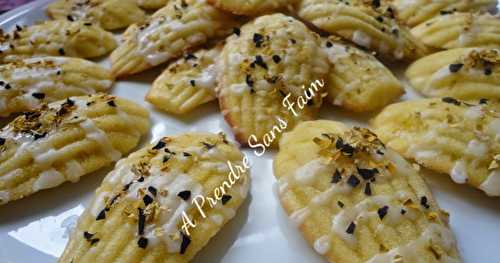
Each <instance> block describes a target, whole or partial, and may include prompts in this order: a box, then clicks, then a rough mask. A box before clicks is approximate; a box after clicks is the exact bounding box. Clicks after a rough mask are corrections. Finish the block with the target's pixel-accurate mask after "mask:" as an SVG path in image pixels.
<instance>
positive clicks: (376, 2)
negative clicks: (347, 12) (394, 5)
mask: <svg viewBox="0 0 500 263" xmlns="http://www.w3.org/2000/svg"><path fill="white" fill-rule="evenodd" d="M372 6H373V7H375V8H379V7H380V0H373V1H372Z"/></svg>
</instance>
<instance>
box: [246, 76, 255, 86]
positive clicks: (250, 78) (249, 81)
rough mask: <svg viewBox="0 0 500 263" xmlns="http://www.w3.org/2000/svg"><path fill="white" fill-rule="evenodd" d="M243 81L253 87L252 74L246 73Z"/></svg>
mask: <svg viewBox="0 0 500 263" xmlns="http://www.w3.org/2000/svg"><path fill="white" fill-rule="evenodd" d="M245 82H246V83H247V85H248V86H249V87H253V84H254V82H253V80H252V76H250V75H247V77H246V79H245Z"/></svg>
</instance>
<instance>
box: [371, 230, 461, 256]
mask: <svg viewBox="0 0 500 263" xmlns="http://www.w3.org/2000/svg"><path fill="white" fill-rule="evenodd" d="M431 244H433V245H436V244H437V245H440V246H441V247H442V248H443V249H444V250H445V251H449V250H451V249H453V247H454V246H455V237H454V236H453V234H452V233H451V231H450V230H449V229H447V228H446V227H444V226H441V225H438V224H430V225H429V226H428V227H427V228H426V229H425V231H424V232H423V233H422V234H421V236H420V237H419V238H418V239H416V240H413V241H411V242H409V243H408V244H406V245H402V246H399V247H396V248H393V249H391V250H390V251H388V252H385V253H380V254H377V255H375V256H373V257H372V258H371V259H369V260H368V261H366V263H387V262H393V260H394V257H396V255H398V256H401V257H402V259H403V261H402V262H422V263H423V262H424V261H423V260H424V259H423V258H422V256H421V251H423V250H427V249H428V248H427V247H428V246H429V245H431ZM446 260H448V261H446V262H454V263H458V262H460V261H459V260H457V259H452V258H449V257H447V258H446ZM441 262H444V261H441Z"/></svg>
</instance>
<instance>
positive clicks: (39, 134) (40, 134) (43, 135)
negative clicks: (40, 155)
mask: <svg viewBox="0 0 500 263" xmlns="http://www.w3.org/2000/svg"><path fill="white" fill-rule="evenodd" d="M45 136H47V133H46V132H44V133H33V138H34V139H35V141H36V140H39V139H41V138H43V137H45Z"/></svg>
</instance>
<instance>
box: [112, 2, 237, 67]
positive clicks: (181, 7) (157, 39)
mask: <svg viewBox="0 0 500 263" xmlns="http://www.w3.org/2000/svg"><path fill="white" fill-rule="evenodd" d="M236 24H237V22H236V21H235V20H234V17H233V16H232V15H229V14H227V13H224V12H223V11H221V10H219V9H216V8H214V7H212V6H211V5H209V4H207V3H205V0H176V1H171V2H169V3H168V4H167V5H166V6H165V7H164V8H162V9H160V10H158V11H156V13H154V14H153V16H152V17H151V18H149V19H148V20H147V21H146V23H145V24H142V25H132V26H130V27H129V28H128V29H127V31H126V32H125V34H124V36H123V37H124V42H123V43H122V44H121V45H120V46H119V47H118V48H117V49H116V50H115V51H114V52H113V53H112V54H111V63H112V69H111V71H112V72H113V74H114V75H115V76H123V75H130V74H134V73H138V72H141V71H144V70H146V69H148V68H151V67H153V66H156V65H159V64H161V63H164V62H167V61H169V60H171V59H175V58H178V57H180V56H182V54H183V53H184V51H187V50H190V49H192V48H194V47H197V46H199V45H202V44H204V43H206V42H207V41H208V40H209V39H211V38H214V37H220V36H225V35H226V34H227V33H228V32H230V30H231V29H232V28H233V27H234V26H235V25H236ZM228 30H229V31H228Z"/></svg>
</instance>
